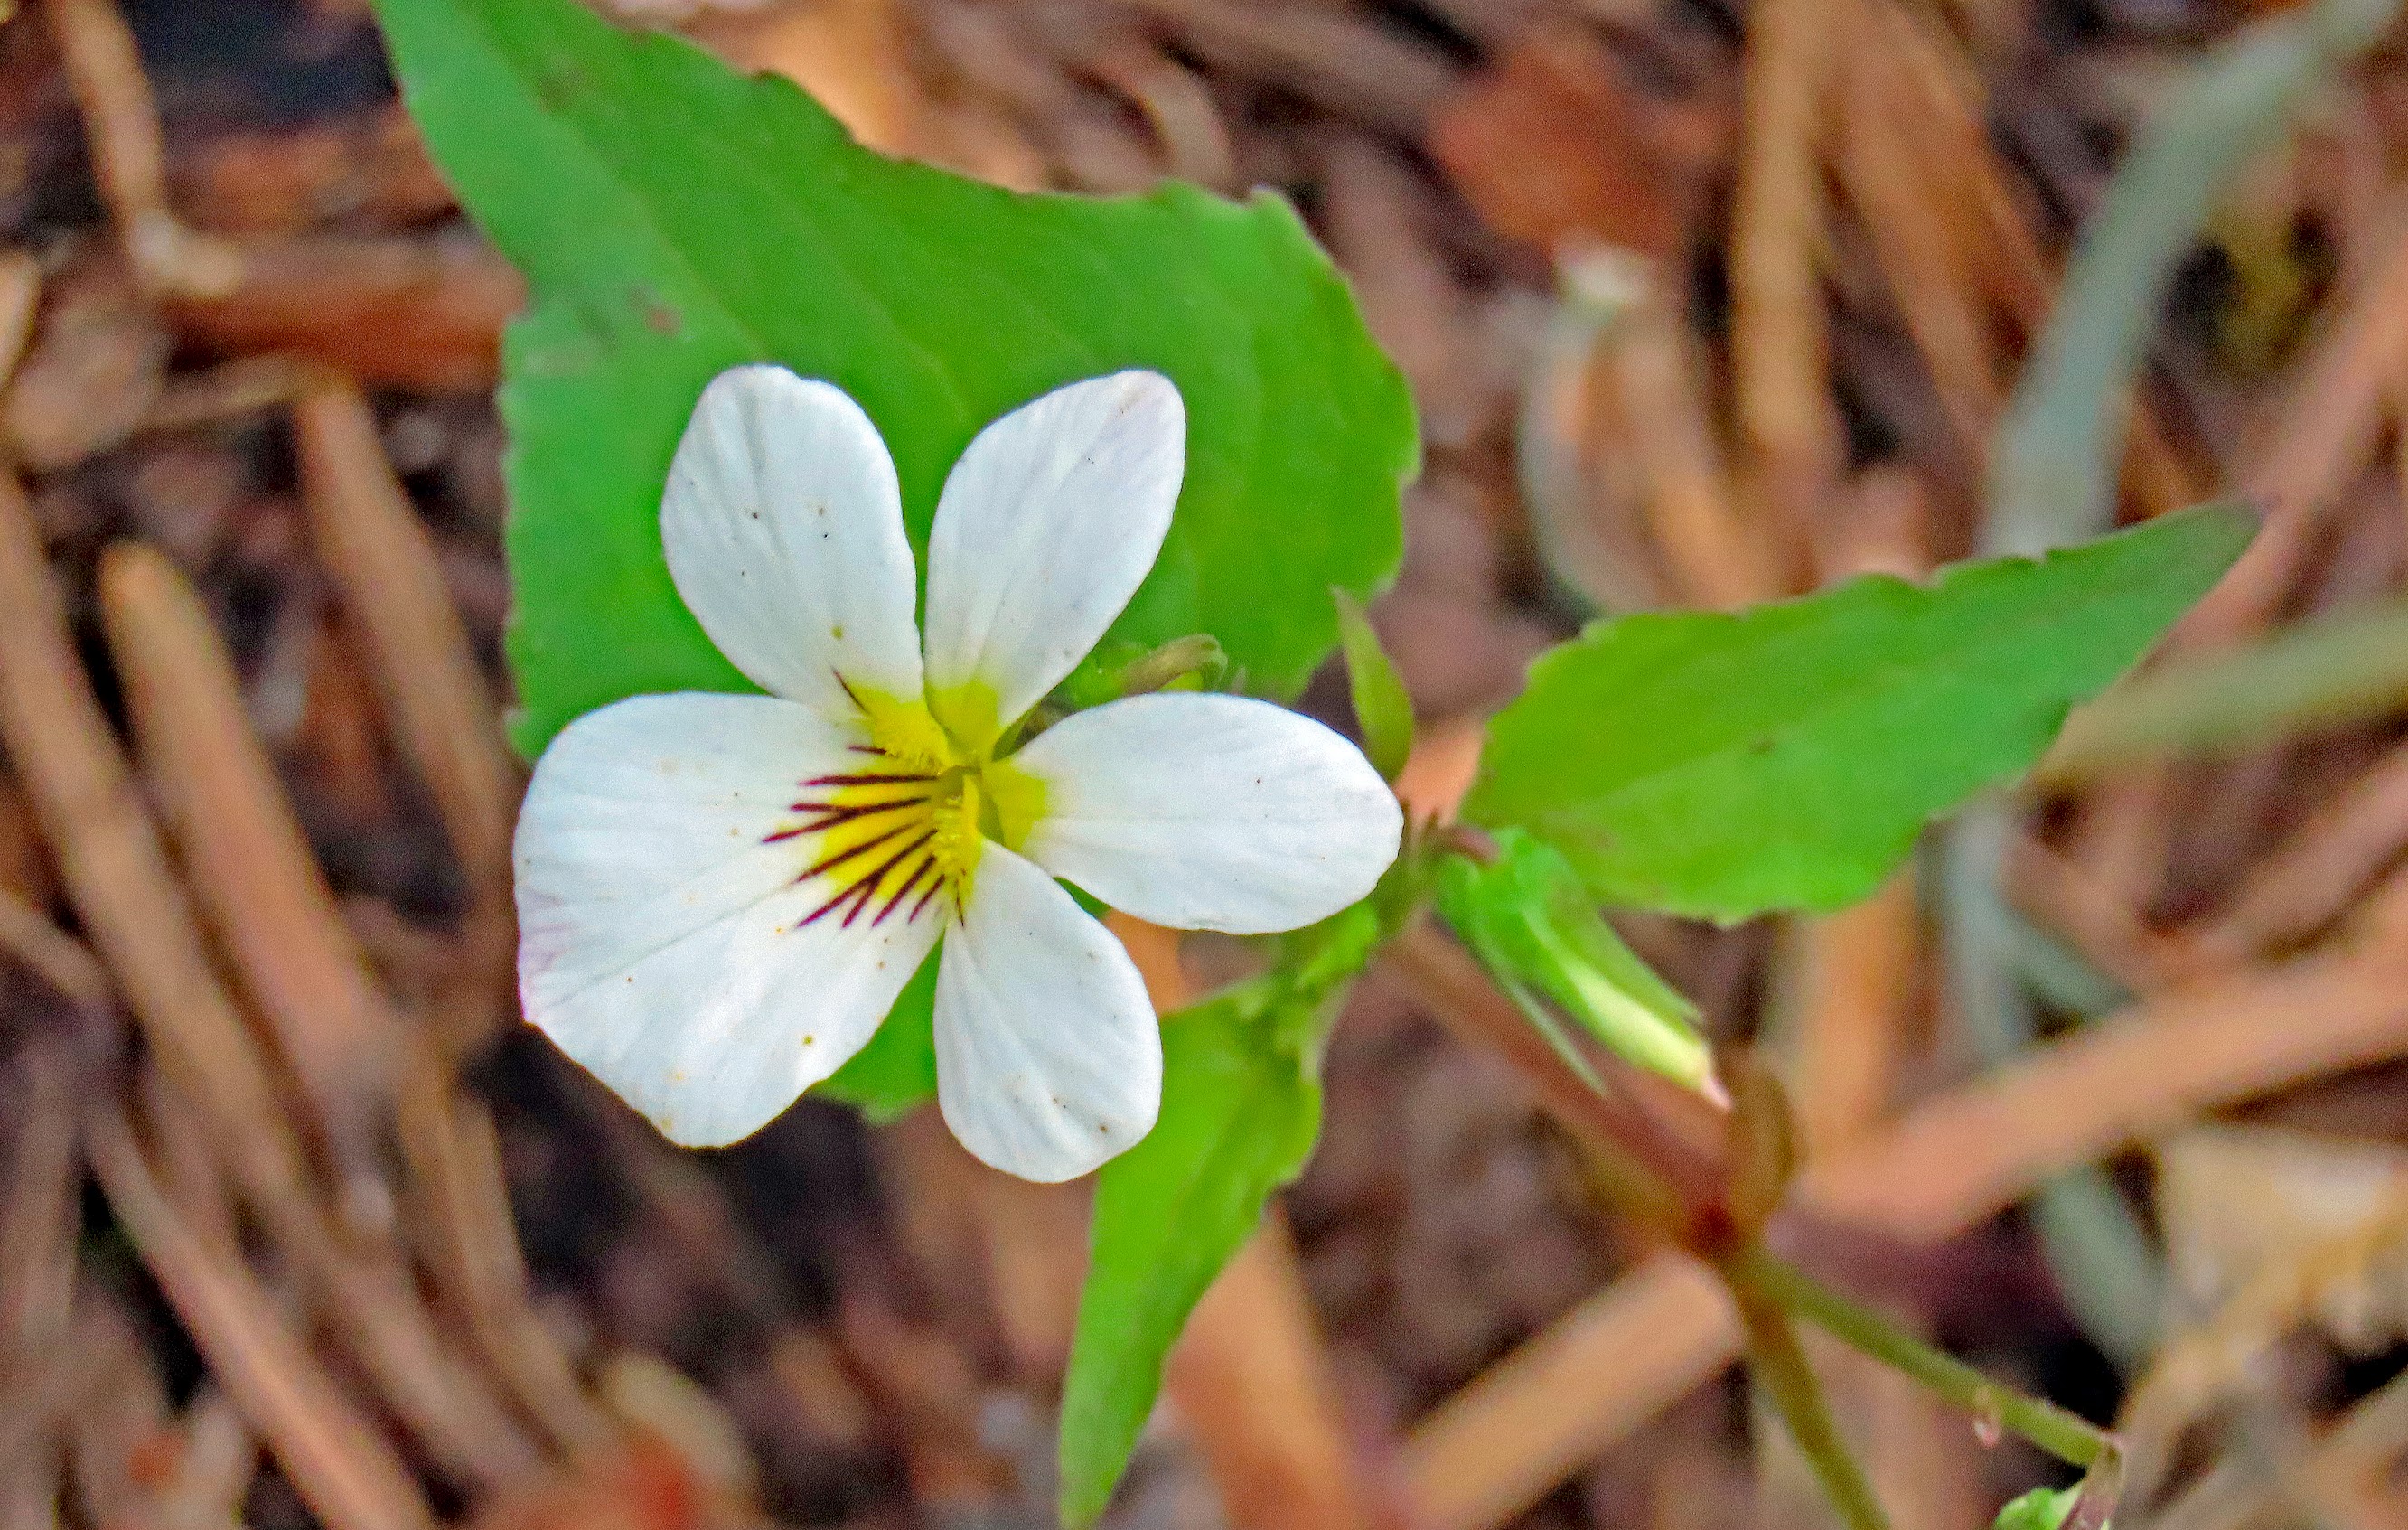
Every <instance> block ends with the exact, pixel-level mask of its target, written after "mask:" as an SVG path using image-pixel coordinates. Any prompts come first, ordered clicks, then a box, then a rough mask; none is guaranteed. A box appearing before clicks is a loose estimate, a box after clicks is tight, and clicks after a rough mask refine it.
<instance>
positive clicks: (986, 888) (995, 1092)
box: [937, 844, 1162, 1183]
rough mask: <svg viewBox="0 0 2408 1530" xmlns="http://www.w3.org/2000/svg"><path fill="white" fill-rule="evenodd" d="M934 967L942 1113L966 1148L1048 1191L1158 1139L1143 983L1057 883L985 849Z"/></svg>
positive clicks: (1155, 1067)
mask: <svg viewBox="0 0 2408 1530" xmlns="http://www.w3.org/2000/svg"><path fill="white" fill-rule="evenodd" d="M937 962H938V965H937V1103H938V1104H939V1107H941V1108H942V1109H943V1111H944V1115H945V1124H946V1125H948V1126H950V1127H952V1128H953V1135H954V1136H956V1137H959V1138H960V1139H961V1142H962V1146H963V1147H965V1148H968V1149H969V1150H970V1151H971V1152H972V1153H975V1154H976V1155H978V1157H980V1158H982V1159H983V1160H985V1161H986V1162H989V1163H991V1164H993V1165H995V1167H996V1168H998V1169H1001V1170H1003V1171H1004V1172H1005V1173H1007V1174H1016V1175H1018V1176H1020V1177H1021V1178H1023V1179H1035V1180H1039V1181H1043V1182H1046V1183H1052V1182H1054V1181H1056V1180H1062V1179H1072V1178H1076V1177H1077V1176H1080V1175H1082V1174H1085V1173H1086V1172H1087V1171H1088V1170H1090V1169H1092V1168H1095V1167H1096V1166H1097V1164H1099V1163H1101V1162H1104V1161H1105V1160H1106V1159H1108V1158H1111V1156H1112V1155H1113V1154H1115V1153H1118V1152H1120V1151H1122V1150H1123V1149H1124V1148H1128V1147H1130V1146H1132V1145H1134V1144H1135V1143H1136V1142H1137V1140H1138V1139H1139V1138H1140V1137H1142V1136H1144V1135H1145V1134H1146V1133H1147V1132H1149V1131H1151V1130H1152V1129H1153V1127H1154V1116H1155V1115H1156V1113H1157V1112H1159V1111H1160V1109H1161V1107H1162V1032H1161V1029H1160V1027H1159V1026H1158V1025H1157V1024H1156V1023H1155V1021H1154V1005H1153V1003H1151V1002H1150V1001H1148V999H1147V998H1146V996H1145V983H1144V981H1143V980H1142V979H1140V977H1139V976H1138V972H1137V967H1136V965H1135V964H1134V963H1132V962H1131V961H1130V960H1129V958H1128V953H1127V952H1126V951H1125V950H1123V949H1122V948H1121V943H1120V942H1119V941H1117V940H1115V939H1113V938H1112V933H1111V931H1109V930H1106V929H1105V928H1104V927H1103V926H1102V925H1101V924H1100V923H1098V922H1097V921H1096V920H1095V919H1093V918H1090V917H1088V916H1087V914H1086V912H1085V911H1084V910H1082V909H1081V908H1080V907H1079V905H1078V904H1077V903H1076V902H1073V901H1072V900H1071V898H1070V895H1069V894H1068V892H1065V891H1064V890H1063V889H1062V888H1061V886H1060V885H1059V884H1058V883H1056V882H1055V881H1054V879H1053V878H1052V877H1050V876H1048V875H1046V874H1045V873H1043V872H1042V871H1040V870H1039V869H1038V868H1037V867H1035V866H1033V865H1031V864H1029V863H1028V862H1027V861H1025V860H1024V859H1021V858H1020V857H1018V856H1016V855H1013V854H1012V853H1011V851H1009V850H1006V849H1004V848H1003V847H1002V846H1001V845H998V844H988V845H986V846H985V848H984V849H983V850H982V851H981V852H980V855H979V863H978V872H977V874H976V875H975V876H974V877H973V878H972V879H971V882H970V898H969V907H968V909H967V910H966V911H965V912H964V913H963V915H962V917H961V919H960V921H959V922H958V923H957V924H955V925H954V926H953V929H951V930H950V931H947V932H946V935H945V949H944V952H943V954H942V955H940V956H939V957H938V959H937Z"/></svg>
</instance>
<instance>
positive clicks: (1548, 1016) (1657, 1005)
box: [1438, 829, 1713, 1089]
mask: <svg viewBox="0 0 2408 1530" xmlns="http://www.w3.org/2000/svg"><path fill="white" fill-rule="evenodd" d="M1438 902H1439V907H1440V909H1441V910H1442V911H1443V912H1444V913H1445V915H1446V919H1447V922H1448V923H1449V924H1451V925H1453V926H1455V933H1456V934H1457V935H1458V936H1460V937H1461V938H1462V940H1463V943H1464V944H1465V945H1468V946H1469V947H1470V948H1471V951H1472V954H1473V955H1475V956H1477V957H1478V958H1479V959H1480V960H1481V964H1482V965H1483V966H1484V967H1486V968H1487V969H1488V972H1489V975H1490V976H1492V977H1494V978H1495V979H1496V980H1497V986H1498V988H1499V989H1503V990H1504V992H1505V994H1506V996H1507V997H1508V998H1511V999H1512V1001H1513V1002H1514V1003H1515V1004H1517V1005H1519V1006H1520V1008H1521V1010H1522V1013H1523V1014H1524V1015H1525V1016H1527V1018H1529V1021H1530V1023H1531V1025H1533V1026H1534V1027H1536V1028H1537V1029H1538V1031H1539V1033H1540V1034H1541V1035H1542V1036H1544V1037H1545V1038H1546V1040H1547V1043H1548V1045H1550V1046H1553V1047H1555V1051H1556V1054H1557V1055H1558V1056H1560V1057H1562V1058H1563V1060H1564V1061H1565V1062H1566V1063H1567V1064H1569V1065H1570V1068H1571V1070H1572V1071H1573V1072H1574V1073H1576V1074H1579V1075H1581V1077H1582V1079H1583V1080H1584V1081H1585V1082H1586V1083H1587V1084H1588V1085H1589V1087H1590V1088H1592V1089H1601V1088H1603V1086H1602V1085H1600V1084H1599V1083H1598V1081H1597V1076H1596V1075H1595V1074H1594V1073H1593V1072H1592V1071H1591V1070H1590V1068H1589V1064H1588V1061H1587V1060H1586V1059H1584V1057H1583V1056H1582V1055H1581V1053H1580V1050H1579V1048H1578V1047H1577V1046H1574V1045H1573V1044H1572V1041H1571V1038H1570V1035H1568V1034H1566V1033H1565V1032H1564V1031H1563V1028H1562V1022H1561V1021H1559V1020H1558V1019H1557V1018H1555V1012H1554V1011H1552V1010H1550V1009H1549V1008H1548V1007H1547V1005H1546V1003H1544V1002H1542V1000H1541V995H1542V994H1543V995H1544V996H1545V998H1546V999H1549V1000H1553V1001H1554V1002H1555V1004H1556V1005H1558V1006H1560V1008H1561V1009H1562V1011H1563V1013H1564V1014H1565V1015H1567V1016H1569V1017H1570V1018H1571V1019H1572V1020H1573V1021H1575V1022H1577V1023H1578V1024H1579V1025H1580V1026H1581V1028H1582V1029H1584V1030H1585V1031H1586V1032H1588V1033H1589V1034H1590V1035H1591V1036H1593V1037H1595V1038H1596V1039H1597V1041H1598V1043H1599V1044H1600V1045H1602V1046H1605V1047H1607V1048H1608V1049H1610V1050H1612V1051H1613V1052H1614V1053H1616V1054H1617V1055H1619V1056H1620V1057H1621V1058H1622V1059H1623V1060H1624V1061H1627V1062H1631V1063H1633V1064H1636V1065H1637V1066H1639V1067H1641V1068H1647V1069H1651V1070H1653V1071H1655V1072H1656V1073H1659V1074H1662V1075H1664V1076H1665V1077H1667V1078H1670V1079H1672V1080H1673V1081H1674V1082H1676V1083H1679V1084H1681V1085H1683V1086H1684V1087H1685V1088H1688V1089H1703V1088H1705V1087H1707V1085H1708V1083H1709V1081H1710V1080H1711V1079H1712V1078H1713V1053H1712V1052H1711V1050H1710V1049H1709V1048H1708V1046H1707V1044H1706V1038H1705V1037H1704V1036H1703V1035H1701V1034H1699V1031H1698V1025H1697V1020H1698V1006H1697V1005H1695V1004H1693V1003H1690V1002H1689V1001H1688V999H1687V998H1686V997H1685V996H1684V995H1683V994H1681V993H1680V992H1678V991H1677V990H1675V989H1673V988H1672V987H1671V986H1670V984H1668V983H1666V982H1665V981H1664V980H1663V979H1662V978H1661V977H1658V976H1656V973H1655V970H1654V969H1653V968H1651V967H1649V966H1648V965H1647V963H1646V962H1645V961H1643V960H1641V959H1640V956H1639V953H1637V952H1636V951H1633V950H1632V949H1631V948H1630V947H1629V946H1627V945H1624V944H1623V941H1622V937H1621V936H1620V935H1617V934H1615V933H1614V931H1613V926H1612V925H1609V924H1607V923H1606V922H1605V919H1604V917H1602V916H1601V915H1599V914H1598V909H1597V903H1596V901H1595V900H1594V899H1592V898H1591V897H1590V896H1589V894H1588V890H1587V888H1584V887H1583V886H1582V885H1581V883H1580V879H1579V873H1576V872H1574V871H1573V870H1572V868H1571V867H1570V864H1568V863H1567V862H1566V861H1565V859H1564V858H1563V855H1562V853H1561V852H1559V851H1558V850H1556V849H1555V846H1554V845H1552V844H1547V843H1546V842H1545V841H1543V840H1540V839H1534V838H1532V837H1531V836H1530V835H1529V834H1527V833H1526V832H1525V831H1523V830H1519V829H1500V830H1498V831H1497V853H1496V858H1495V859H1493V860H1491V861H1489V862H1486V863H1482V862H1480V861H1475V860H1473V859H1469V858H1468V857H1464V856H1455V857H1450V858H1449V859H1447V860H1446V861H1445V862H1444V863H1443V864H1441V867H1440V870H1439V884H1438Z"/></svg>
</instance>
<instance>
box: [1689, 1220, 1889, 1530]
mask: <svg viewBox="0 0 2408 1530" xmlns="http://www.w3.org/2000/svg"><path fill="white" fill-rule="evenodd" d="M1756 1263H1757V1261H1756V1260H1755V1259H1753V1258H1750V1257H1747V1256H1742V1258H1741V1259H1740V1260H1739V1261H1738V1262H1736V1263H1734V1264H1732V1265H1731V1266H1730V1267H1728V1268H1727V1269H1726V1270H1725V1271H1724V1272H1723V1273H1724V1277H1725V1278H1726V1279H1727V1280H1728V1281H1729V1282H1730V1288H1731V1295H1732V1297H1733V1298H1734V1299H1735V1300H1736V1301H1737V1302H1738V1304H1739V1311H1740V1319H1741V1321H1742V1322H1743V1323H1745V1324H1746V1327H1747V1358H1748V1364H1749V1366H1750V1368H1751V1371H1752V1373H1753V1375H1754V1376H1755V1378H1756V1385H1757V1386H1758V1387H1760V1388H1762V1389H1763V1391H1764V1395H1765V1396H1766V1398H1768V1399H1769V1400H1770V1402H1771V1404H1772V1407H1773V1409H1774V1411H1776V1412H1778V1413H1779V1414H1780V1415H1781V1422H1783V1423H1784V1424H1785V1425H1786V1426H1787V1427H1788V1430H1789V1437H1790V1438H1791V1439H1794V1440H1796V1441H1797V1442H1798V1451H1799V1454H1801V1455H1803V1456H1804V1457H1805V1458H1806V1464H1807V1465H1810V1466H1812V1467H1813V1468H1814V1476H1815V1477H1816V1479H1819V1480H1820V1481H1821V1482H1822V1484H1823V1492H1824V1494H1825V1495H1826V1496H1828V1498H1829V1499H1830V1500H1831V1507H1832V1508H1836V1509H1838V1510H1839V1511H1840V1519H1841V1520H1842V1523H1845V1524H1846V1525H1847V1526H1848V1530H1889V1517H1888V1516H1887V1515H1885V1514H1884V1513H1883V1512H1882V1507H1881V1501H1880V1500H1879V1499H1878V1498H1875V1497H1874V1496H1873V1487H1872V1483H1871V1481H1869V1480H1867V1479H1866V1477H1865V1469H1864V1467H1862V1466H1860V1465H1857V1464H1856V1457H1855V1456H1854V1455H1851V1454H1850V1453H1849V1451H1848V1447H1847V1442H1846V1441H1844V1440H1842V1438H1841V1437H1840V1429H1839V1425H1838V1424H1836V1423H1834V1422H1832V1419H1831V1409H1830V1407H1829V1405H1828V1403H1826V1402H1825V1401H1824V1398H1823V1388H1822V1385H1821V1383H1819V1382H1817V1381H1816V1380H1815V1379H1814V1371H1813V1367H1812V1366H1810V1365H1808V1364H1806V1351H1805V1350H1804V1348H1803V1347H1802V1346H1800V1345H1799V1342H1798V1330H1797V1329H1796V1328H1795V1327H1794V1326H1793V1325H1792V1324H1791V1323H1790V1321H1789V1309H1788V1304H1787V1302H1786V1301H1785V1300H1784V1299H1783V1297H1782V1296H1781V1294H1780V1293H1779V1292H1777V1291H1775V1290H1774V1289H1772V1288H1770V1287H1769V1286H1766V1285H1763V1284H1761V1283H1759V1282H1758V1281H1757V1279H1756Z"/></svg>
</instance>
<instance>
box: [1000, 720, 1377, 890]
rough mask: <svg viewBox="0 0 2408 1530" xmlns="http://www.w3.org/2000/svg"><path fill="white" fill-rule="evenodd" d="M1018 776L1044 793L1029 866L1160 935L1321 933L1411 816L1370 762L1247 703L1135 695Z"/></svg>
mask: <svg viewBox="0 0 2408 1530" xmlns="http://www.w3.org/2000/svg"><path fill="white" fill-rule="evenodd" d="M1011 762H1012V763H1013V764H1014V765H1017V766H1019V767H1020V768H1021V769H1022V770H1024V771H1025V772H1028V773H1029V774H1031V775H1033V776H1035V777H1037V779H1038V780H1039V781H1041V782H1042V783H1044V787H1045V800H1044V808H1043V812H1042V814H1041V815H1040V816H1039V818H1038V820H1037V824H1036V827H1035V829H1034V830H1031V832H1030V834H1029V836H1028V839H1027V842H1026V843H1025V844H1024V845H1023V846H1022V849H1023V851H1024V852H1025V854H1026V855H1027V856H1028V858H1029V859H1032V860H1034V861H1036V862H1037V863H1038V864H1039V865H1040V866H1043V867H1044V868H1045V869H1046V870H1048V871H1050V872H1052V873H1054V874H1055V875H1057V876H1062V877H1067V878H1068V879H1069V880H1070V881H1072V882H1075V883H1077V884H1078V885H1079V886H1080V887H1082V888H1085V889H1086V890H1087V891H1088V892H1090V893H1093V894H1094V895H1095V896H1096V897H1097V898H1100V899H1102V900H1103V901H1104V902H1107V903H1110V904H1111V905H1112V906H1113V907H1114V908H1117V909H1122V910H1125V911H1126V912H1127V913H1130V914H1134V915H1136V916H1137V917H1139V918H1140V919H1146V920H1149V921H1151V922H1153V923H1154V924H1161V925H1168V926H1170V927H1171V928H1173V929H1177V930H1219V931H1227V932H1229V933H1231V934H1240V935H1254V934H1263V933H1266V932H1268V931H1274V930H1294V929H1297V928H1299V927H1300V926H1303V925H1308V924H1311V923H1312V922H1313V921H1314V920H1316V919H1322V918H1326V917H1328V916H1330V915H1332V914H1335V913H1337V912H1338V911H1339V910H1340V909H1341V908H1344V907H1345V906H1346V905H1347V904H1349V903H1352V902H1355V900H1357V899H1359V898H1361V897H1363V896H1364V895H1365V894H1366V893H1369V891H1370V890H1371V888H1372V886H1373V884H1375V883H1377V882H1378V881H1379V880H1380V874H1381V873H1383V872H1385V871H1386V870H1387V869H1388V865H1389V863H1390V862H1391V861H1394V860H1395V859H1397V846H1398V841H1399V839H1400V838H1401V836H1402V834H1403V832H1404V821H1405V820H1404V811H1403V810H1402V809H1401V808H1399V807H1398V805H1397V798H1396V794H1395V793H1394V792H1392V791H1390V790H1389V789H1388V787H1387V784H1386V783H1385V782H1383V781H1382V780H1381V779H1380V772H1377V771H1375V770H1373V769H1372V768H1371V762H1370V761H1369V760H1368V759H1365V758H1363V752H1362V751H1361V750H1360V749H1357V748H1355V745H1353V744H1352V743H1348V742H1346V740H1345V739H1343V738H1341V737H1340V736H1339V735H1338V734H1336V733H1334V732H1331V731H1330V730H1329V729H1326V728H1324V727H1323V726H1322V725H1321V724H1319V723H1317V722H1314V721H1313V720H1312V718H1310V717H1302V716H1298V715H1297V714H1295V713H1293V712H1289V711H1287V710H1285V709H1284V708H1281V707H1276V706H1273V705H1271V704H1270V703H1269V702H1268V701H1254V700H1246V699H1245V698H1243V697H1237V696H1195V695H1184V696H1183V695H1164V696H1133V697H1130V698H1129V699H1128V700H1123V701H1113V702H1111V703H1110V704H1108V705H1105V706H1100V707H1097V708H1095V709H1093V710H1092V711H1088V712H1082V713H1080V714H1077V715H1075V716H1072V717H1069V718H1067V719H1065V720H1064V721H1062V722H1060V723H1057V724H1055V725H1054V727H1052V728H1050V729H1046V730H1045V731H1044V732H1043V733H1041V734H1039V735H1038V737H1037V738H1036V739H1035V740H1034V741H1032V742H1031V743H1029V745H1028V747H1027V748H1025V749H1023V750H1021V751H1020V753H1018V754H1017V755H1014V756H1013V757H1012V759H1011Z"/></svg>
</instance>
